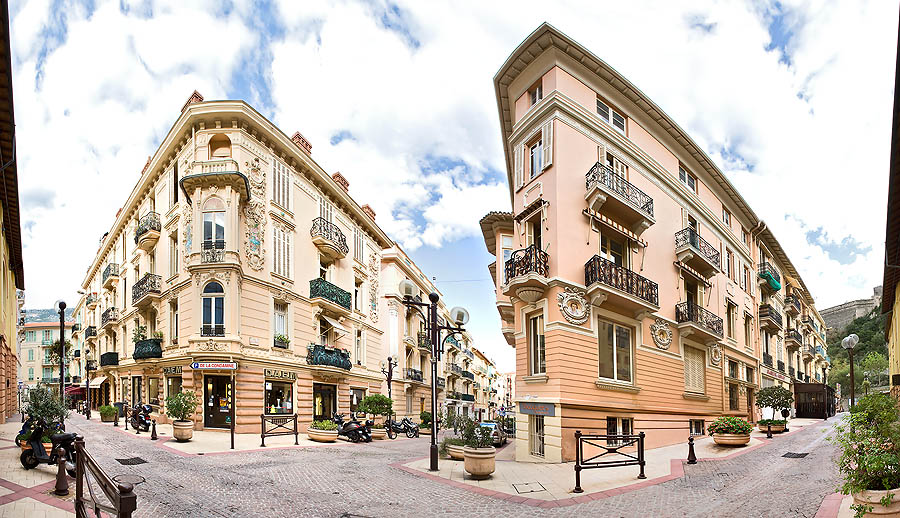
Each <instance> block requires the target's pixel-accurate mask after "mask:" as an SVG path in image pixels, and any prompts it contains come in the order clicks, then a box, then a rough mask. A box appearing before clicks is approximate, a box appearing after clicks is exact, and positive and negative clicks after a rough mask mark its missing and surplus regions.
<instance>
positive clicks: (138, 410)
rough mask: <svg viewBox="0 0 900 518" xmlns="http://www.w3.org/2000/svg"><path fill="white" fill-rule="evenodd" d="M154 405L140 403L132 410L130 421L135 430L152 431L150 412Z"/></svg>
mask: <svg viewBox="0 0 900 518" xmlns="http://www.w3.org/2000/svg"><path fill="white" fill-rule="evenodd" d="M151 412H153V407H152V406H150V405H138V406H137V407H135V408H134V409H133V410H132V411H131V420H130V421H129V422H128V423H129V424H130V425H131V426H132V428H134V429H135V430H143V431H145V432H149V431H150V421H151V419H150V413H151Z"/></svg>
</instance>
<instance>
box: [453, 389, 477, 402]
mask: <svg viewBox="0 0 900 518" xmlns="http://www.w3.org/2000/svg"><path fill="white" fill-rule="evenodd" d="M447 399H456V400H459V401H475V395H473V394H463V393H462V392H457V391H455V390H454V391H453V392H450V393H449V394H447Z"/></svg>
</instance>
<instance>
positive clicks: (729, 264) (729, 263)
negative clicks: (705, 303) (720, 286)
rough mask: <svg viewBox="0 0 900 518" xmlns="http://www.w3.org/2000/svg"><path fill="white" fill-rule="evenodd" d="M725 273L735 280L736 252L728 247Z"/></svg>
mask: <svg viewBox="0 0 900 518" xmlns="http://www.w3.org/2000/svg"><path fill="white" fill-rule="evenodd" d="M725 275H727V276H728V278H729V279H731V280H734V253H732V251H731V250H729V249H727V248H726V249H725Z"/></svg>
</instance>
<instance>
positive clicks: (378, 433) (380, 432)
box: [372, 428, 387, 440]
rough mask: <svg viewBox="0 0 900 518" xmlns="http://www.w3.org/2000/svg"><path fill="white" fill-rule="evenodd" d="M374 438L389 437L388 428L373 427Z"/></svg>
mask: <svg viewBox="0 0 900 518" xmlns="http://www.w3.org/2000/svg"><path fill="white" fill-rule="evenodd" d="M372 438H373V439H379V440H381V439H386V438H387V430H385V429H384V428H372Z"/></svg>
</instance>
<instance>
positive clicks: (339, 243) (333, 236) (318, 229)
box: [309, 217, 350, 255]
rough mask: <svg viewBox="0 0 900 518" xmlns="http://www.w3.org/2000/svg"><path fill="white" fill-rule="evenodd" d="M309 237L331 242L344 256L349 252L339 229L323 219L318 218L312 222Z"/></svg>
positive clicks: (345, 239)
mask: <svg viewBox="0 0 900 518" xmlns="http://www.w3.org/2000/svg"><path fill="white" fill-rule="evenodd" d="M309 236H310V237H317V236H318V237H322V238H325V239H327V240H328V241H331V242H332V243H333V244H334V246H336V247H337V248H338V249H339V250H340V251H341V252H342V253H343V254H344V255H347V252H349V251H350V247H348V246H347V238H346V237H345V236H344V233H343V232H342V231H341V228H340V227H338V226H337V225H336V224H335V223H332V222H331V221H328V220H327V219H325V218H322V217H318V218H316V219H314V220H312V227H310V229H309Z"/></svg>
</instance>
